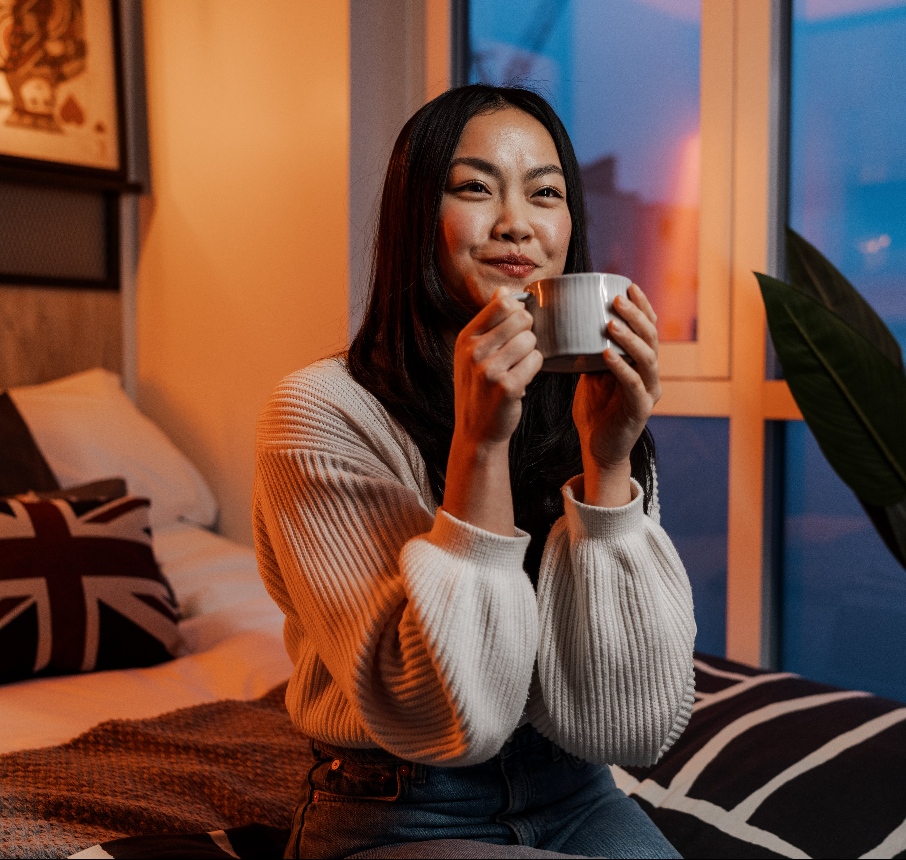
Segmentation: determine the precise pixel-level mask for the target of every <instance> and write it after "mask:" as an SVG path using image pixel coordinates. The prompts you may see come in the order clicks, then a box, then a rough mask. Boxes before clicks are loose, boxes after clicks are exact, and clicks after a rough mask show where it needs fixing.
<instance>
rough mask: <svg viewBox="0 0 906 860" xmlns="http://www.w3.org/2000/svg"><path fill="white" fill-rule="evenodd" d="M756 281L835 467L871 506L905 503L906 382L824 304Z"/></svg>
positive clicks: (809, 418) (798, 393)
mask: <svg viewBox="0 0 906 860" xmlns="http://www.w3.org/2000/svg"><path fill="white" fill-rule="evenodd" d="M816 253H817V252H816ZM756 277H757V278H758V282H759V285H760V287H761V292H762V296H763V298H764V303H765V308H766V310H767V316H768V325H769V327H770V330H771V337H772V339H773V342H774V346H775V348H776V349H777V354H778V357H779V358H780V363H781V365H782V366H783V371H784V376H785V378H786V380H787V383H788V384H789V386H790V391H791V392H792V394H793V397H794V398H795V400H796V403H797V405H798V406H799V408H800V410H801V411H802V415H803V417H804V418H805V420H806V422H807V423H808V425H809V427H810V429H811V430H812V433H813V434H814V436H815V439H816V440H817V442H818V445H819V446H820V448H821V450H822V451H823V452H824V455H825V457H827V460H828V462H829V463H830V464H831V466H832V467H833V468H834V470H835V471H836V472H837V474H838V475H839V476H840V477H841V478H842V479H843V481H844V482H845V483H846V484H847V485H848V486H849V487H850V488H851V489H852V490H853V491H854V492H855V494H856V495H857V496H858V497H859V499H860V501H861V502H862V503H863V504H866V505H870V506H873V507H877V508H888V507H890V506H895V505H897V504H899V503H900V502H901V501H903V500H904V498H906V376H904V374H903V372H902V370H901V369H900V368H899V367H898V366H896V365H895V364H894V363H893V362H892V361H891V360H890V357H889V355H887V354H885V353H884V352H883V351H881V350H880V349H878V348H876V347H875V345H874V344H873V343H872V342H870V341H869V340H868V339H867V337H866V335H864V334H863V333H862V332H861V331H859V330H858V329H856V328H854V327H853V326H851V325H850V323H849V322H848V321H847V320H846V319H844V318H843V317H841V316H839V315H838V314H837V313H836V312H835V311H834V310H831V309H829V308H828V307H826V306H825V304H824V302H823V301H822V299H821V298H819V297H813V295H811V294H809V293H807V292H806V291H804V290H800V289H793V288H791V287H790V286H789V285H788V284H785V283H783V282H782V281H778V280H777V279H776V278H771V277H769V276H767V275H762V274H759V273H756ZM847 286H848V284H847ZM850 289H852V288H851V287H850ZM872 313H873V312H872ZM860 319H861V318H860ZM881 325H883V323H881ZM885 330H886V327H885Z"/></svg>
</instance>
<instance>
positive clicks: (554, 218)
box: [544, 209, 573, 263]
mask: <svg viewBox="0 0 906 860" xmlns="http://www.w3.org/2000/svg"><path fill="white" fill-rule="evenodd" d="M572 229H573V222H572V218H571V217H570V214H569V210H568V209H564V210H562V211H557V212H552V213H551V217H550V218H549V219H547V221H546V222H545V225H544V244H545V250H546V251H547V253H548V255H549V256H550V257H551V258H552V259H554V260H557V261H558V262H560V263H565V262H566V254H567V252H568V251H569V240H570V236H572Z"/></svg>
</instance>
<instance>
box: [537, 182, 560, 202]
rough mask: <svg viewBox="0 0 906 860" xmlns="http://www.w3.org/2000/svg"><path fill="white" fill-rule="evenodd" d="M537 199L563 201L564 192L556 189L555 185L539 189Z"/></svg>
mask: <svg viewBox="0 0 906 860" xmlns="http://www.w3.org/2000/svg"><path fill="white" fill-rule="evenodd" d="M534 196H535V197H546V198H548V199H551V200H553V199H560V200H562V199H563V192H562V191H560V189H559V188H554V186H553V185H545V186H544V188H539V189H538V190H537V191H536V192H535V194H534Z"/></svg>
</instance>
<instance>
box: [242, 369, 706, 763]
mask: <svg viewBox="0 0 906 860" xmlns="http://www.w3.org/2000/svg"><path fill="white" fill-rule="evenodd" d="M581 487H582V478H581V476H578V477H577V478H575V479H573V480H572V481H571V482H569V484H567V486H566V487H565V488H564V506H565V516H563V517H561V518H560V519H559V520H558V521H557V522H556V523H555V524H554V527H553V529H552V530H551V534H550V537H549V538H548V541H547V545H546V547H545V552H544V557H543V560H542V565H541V573H540V578H539V583H538V592H537V595H536V593H535V590H534V588H533V587H532V584H531V581H530V580H529V578H528V576H527V575H526V573H525V572H524V570H523V566H522V565H523V559H524V556H525V551H526V549H527V547H528V542H529V537H528V535H527V534H525V533H524V532H518V533H517V534H516V535H515V536H514V537H502V536H500V535H495V534H492V533H490V532H486V531H484V530H483V529H480V528H477V527H475V526H472V525H470V524H468V523H464V522H462V521H460V520H458V519H456V518H455V517H452V516H450V515H449V514H447V513H446V512H444V511H443V509H442V508H437V507H436V501H435V500H434V498H433V495H432V491H431V487H430V482H429V480H428V474H427V470H426V468H425V464H424V461H423V460H422V457H421V455H420V453H419V451H418V448H417V447H416V445H415V443H414V442H413V441H412V439H411V438H410V437H409V436H408V434H407V433H406V432H405V431H404V430H403V429H402V428H401V427H400V425H399V424H398V423H397V422H396V421H395V420H394V419H393V418H392V417H391V416H390V415H389V414H388V413H387V411H386V410H385V409H384V408H383V407H382V406H381V404H380V403H379V402H378V401H377V400H376V399H375V398H374V397H373V396H372V395H371V394H370V393H369V392H368V391H366V390H365V389H364V388H362V387H361V386H360V385H358V383H356V382H355V381H354V380H353V379H352V378H351V377H350V376H349V374H348V372H347V370H346V368H345V365H344V364H343V363H342V362H341V361H340V360H337V359H327V360H324V361H320V362H317V363H315V364H313V365H311V366H309V367H308V368H306V369H304V370H301V371H298V372H296V373H294V374H291V375H290V376H288V377H287V378H286V379H284V380H283V381H282V382H281V383H280V385H279V386H278V387H277V390H276V391H275V393H274V395H273V397H272V398H271V400H270V402H269V403H268V405H267V406H266V408H265V409H264V411H263V413H262V415H261V418H260V421H259V424H258V435H257V444H256V476H255V493H254V503H253V516H254V529H255V543H256V548H257V552H258V561H259V569H260V571H261V576H262V578H263V580H264V583H265V585H266V587H267V589H268V591H269V592H270V593H271V595H272V596H273V598H274V600H275V601H276V602H277V603H278V604H279V606H280V607H281V609H282V610H283V612H284V613H285V614H286V623H285V626H284V639H285V642H286V647H287V651H288V652H289V655H290V658H291V659H292V660H293V663H294V664H295V670H294V672H293V675H292V678H291V679H290V683H289V687H288V690H287V699H286V703H287V708H288V710H289V713H290V716H291V718H292V720H293V722H294V723H295V724H296V725H297V726H298V727H299V728H300V729H301V730H302V731H303V732H305V733H306V734H307V735H310V736H312V737H314V738H317V739H320V740H322V741H324V742H326V743H331V744H336V745H340V746H347V747H375V746H377V747H382V748H384V749H386V750H389V751H390V752H392V753H394V754H395V755H398V756H400V757H401V758H404V759H406V760H410V761H420V762H426V763H430V764H446V765H469V764H475V763H478V762H481V761H485V760H486V759H488V758H490V757H491V756H493V755H494V754H496V753H497V752H498V751H499V749H500V747H501V746H502V745H503V743H504V742H505V741H506V739H507V738H508V737H509V735H510V734H511V733H512V732H513V730H514V729H515V728H516V727H517V726H518V725H519V723H520V721H522V722H524V721H525V720H526V719H529V720H531V722H532V723H534V725H535V726H536V727H537V728H538V729H539V731H541V732H542V733H543V734H545V735H546V736H547V737H549V738H550V739H552V740H554V741H555V742H556V743H557V744H559V745H560V746H561V747H563V748H564V749H565V750H567V751H568V752H570V753H573V754H575V755H577V756H580V757H582V758H584V759H586V760H588V761H593V762H600V763H619V764H649V763H653V762H654V761H655V760H656V759H657V758H658V757H659V755H660V754H661V753H662V752H663V751H664V750H666V749H667V748H668V747H669V746H670V744H671V743H672V742H673V741H674V740H675V739H676V738H677V737H678V736H679V734H680V733H681V732H682V730H683V728H684V727H685V725H686V723H687V722H688V720H689V716H690V714H691V709H692V701H693V687H694V680H693V674H692V645H693V640H694V638H695V622H694V620H693V615H692V596H691V591H690V588H689V583H688V579H687V577H686V573H685V570H684V569H683V565H682V562H681V561H680V559H679V557H678V556H677V554H676V551H675V549H674V548H673V545H672V544H671V542H670V539H669V538H668V537H667V535H666V534H665V533H664V531H663V529H661V527H660V525H659V523H658V521H657V519H656V518H652V517H650V516H646V515H645V514H644V512H643V508H642V502H643V499H642V490H641V488H640V487H639V486H638V485H637V484H635V483H634V484H633V495H634V498H633V500H632V502H630V503H629V504H628V505H626V506H624V507H622V508H613V509H605V508H598V507H593V506H589V505H585V504H582V503H581V501H579V500H578V498H577V497H580V496H581ZM653 502H654V504H653V505H652V512H654V513H655V515H656V512H657V511H658V507H657V500H656V499H654V500H653Z"/></svg>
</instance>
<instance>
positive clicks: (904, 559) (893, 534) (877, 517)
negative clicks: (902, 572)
mask: <svg viewBox="0 0 906 860" xmlns="http://www.w3.org/2000/svg"><path fill="white" fill-rule="evenodd" d="M862 507H863V508H865V513H867V514H868V516H869V518H870V519H871V521H872V523H873V524H874V527H875V529H876V530H877V532H878V534H879V535H880V536H881V539H882V540H883V541H884V543H885V544H887V549H889V550H890V551H891V552H892V553H893V555H894V557H895V558H897V559H898V560H899V562H900V564H902V565H903V567H906V501H904V502H900V503H899V504H897V505H891V506H889V507H886V508H879V507H875V506H874V505H868V504H866V503H865V502H862Z"/></svg>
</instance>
